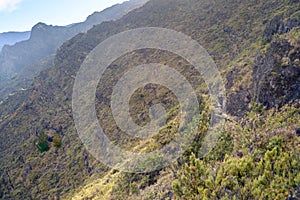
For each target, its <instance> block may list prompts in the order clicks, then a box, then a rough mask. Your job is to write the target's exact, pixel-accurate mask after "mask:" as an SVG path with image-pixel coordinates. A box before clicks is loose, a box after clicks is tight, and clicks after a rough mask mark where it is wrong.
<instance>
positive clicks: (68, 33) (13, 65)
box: [0, 0, 146, 99]
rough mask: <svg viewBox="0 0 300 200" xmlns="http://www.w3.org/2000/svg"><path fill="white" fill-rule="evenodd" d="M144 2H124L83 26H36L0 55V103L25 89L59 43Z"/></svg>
mask: <svg viewBox="0 0 300 200" xmlns="http://www.w3.org/2000/svg"><path fill="white" fill-rule="evenodd" d="M145 2H146V0H132V1H128V2H124V3H123V4H119V5H115V6H112V7H111V8H107V9H105V10H103V11H102V12H95V13H94V14H92V15H91V16H89V17H88V18H87V19H86V21H85V22H82V23H77V24H73V25H70V26H66V27H59V26H49V25H46V24H44V23H38V24H36V25H35V26H34V27H33V28H32V30H31V35H30V38H29V40H26V41H22V42H19V43H17V44H15V45H13V46H5V47H4V48H3V49H2V52H1V53H0V99H3V98H5V97H6V96H7V95H8V94H9V93H11V92H14V91H16V90H18V89H20V88H22V87H24V88H25V87H28V85H30V84H31V81H32V79H33V78H34V76H35V75H36V74H38V73H39V72H40V71H41V70H43V69H44V65H43V64H40V63H41V62H42V63H43V62H45V61H43V59H45V58H47V57H49V56H52V55H53V54H55V51H56V50H57V48H58V47H59V46H60V45H62V43H63V42H65V41H66V40H68V39H70V38H72V37H73V36H75V35H76V34H78V33H80V32H86V31H87V30H88V29H90V28H92V27H93V25H96V24H100V23H102V22H104V21H110V20H116V19H119V18H120V17H121V16H123V15H124V14H126V13H128V12H129V11H130V10H133V9H135V8H137V7H139V6H141V5H143V4H144V3H145ZM24 68H27V70H25V71H26V73H25V74H22V73H23V72H24V70H23V69H24ZM28 69H29V70H28ZM31 69H32V70H31ZM22 70H23V71H22ZM20 76H21V77H20ZM22 77H26V79H25V80H24V79H22ZM12 79H13V80H12Z"/></svg>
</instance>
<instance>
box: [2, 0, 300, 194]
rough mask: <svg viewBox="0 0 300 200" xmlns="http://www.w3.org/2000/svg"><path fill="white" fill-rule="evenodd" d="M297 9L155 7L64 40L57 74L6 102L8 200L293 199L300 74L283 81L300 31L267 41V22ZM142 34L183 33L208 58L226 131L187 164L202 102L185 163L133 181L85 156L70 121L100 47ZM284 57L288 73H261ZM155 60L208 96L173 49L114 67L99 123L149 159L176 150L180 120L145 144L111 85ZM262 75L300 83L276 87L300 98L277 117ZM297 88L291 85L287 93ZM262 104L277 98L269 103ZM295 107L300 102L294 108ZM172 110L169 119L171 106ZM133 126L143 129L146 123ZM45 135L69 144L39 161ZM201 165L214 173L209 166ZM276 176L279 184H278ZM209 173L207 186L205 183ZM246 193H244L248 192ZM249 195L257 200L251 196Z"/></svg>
mask: <svg viewBox="0 0 300 200" xmlns="http://www.w3.org/2000/svg"><path fill="white" fill-rule="evenodd" d="M299 6H300V3H299V2H297V1H285V2H282V1H272V2H268V3H266V2H265V1H257V0H256V1H233V0H232V1H223V0H215V1H208V0H207V1H201V2H199V1H198V0H188V1H181V0H152V1H150V2H148V3H147V4H146V5H144V6H143V7H141V8H139V9H137V10H135V11H133V12H130V13H129V14H127V15H125V16H124V17H123V18H121V19H120V20H117V21H114V22H106V23H102V24H100V25H97V26H95V27H93V28H92V29H91V30H89V31H88V32H87V33H86V34H78V35H77V36H75V37H74V38H72V39H70V40H68V41H67V42H65V43H64V44H63V45H62V46H61V47H60V48H59V49H58V51H57V54H56V56H55V61H54V63H53V66H52V67H51V68H49V69H47V70H45V71H43V72H42V73H41V74H40V75H39V76H38V77H36V79H35V81H34V85H33V87H32V88H30V89H29V90H27V91H21V92H18V93H17V94H15V95H14V96H12V97H9V99H7V100H5V101H4V102H3V103H2V104H1V107H0V109H1V111H2V112H1V115H2V116H1V123H0V147H1V151H0V152H1V153H0V159H1V164H0V166H1V168H0V169H1V170H0V173H1V177H2V180H1V188H0V196H1V198H3V199H15V198H17V199H20V198H23V199H24V198H25V199H26V198H28V199H30V198H32V199H43V198H50V199H55V198H57V199H58V198H59V197H60V196H65V197H66V198H67V199H70V198H72V197H74V198H75V197H78V199H84V198H86V199H101V198H103V199H141V197H142V198H144V199H167V198H175V197H177V198H178V199H199V198H201V197H203V198H204V197H206V198H208V199H222V198H223V199H232V198H240V199H247V198H248V199H251V198H250V197H254V196H253V195H255V194H256V197H258V198H260V199H263V198H265V199H268V198H272V197H274V196H276V195H278V196H279V197H280V198H283V199H284V198H287V197H288V196H289V190H293V191H294V190H295V191H296V189H297V185H298V184H300V179H299V174H300V173H299V172H300V169H299V165H297V163H299V162H297V161H299V137H297V135H296V134H295V128H296V127H297V126H300V124H299V103H297V100H298V99H299V95H298V94H297V91H298V85H297V84H298V82H297V80H298V79H297V77H296V78H295V77H293V76H290V75H289V73H286V72H288V71H289V70H287V71H285V70H282V69H289V68H291V69H293V70H296V69H294V68H295V67H299V64H298V63H297V62H296V58H294V57H293V55H294V54H293V52H292V51H294V53H295V52H297V49H298V42H299V41H300V38H299V29H298V28H297V27H294V28H293V29H292V30H289V31H287V32H282V33H281V32H278V33H276V31H275V33H274V32H271V33H269V32H268V31H266V30H267V29H268V24H266V22H270V21H272V19H274V18H275V17H276V16H278V15H281V14H282V13H285V14H284V16H283V21H284V22H286V21H287V19H289V18H293V17H295V16H296V17H298V16H297V12H298V10H299ZM145 26H154V27H155V26H156V27H165V28H171V29H174V30H177V31H181V32H183V33H185V34H187V35H189V36H191V37H192V38H193V39H195V40H197V41H198V42H199V43H200V44H201V45H203V46H204V47H205V48H206V49H207V50H208V51H209V53H210V54H211V55H212V57H213V58H214V60H215V61H216V63H217V65H218V68H219V69H220V71H221V72H222V75H223V78H224V80H226V88H227V90H228V100H229V102H228V108H229V114H228V123H227V124H226V129H225V130H224V132H223V133H222V138H221V139H220V142H219V144H218V145H217V147H216V148H215V150H214V151H213V152H211V154H210V155H209V156H208V157H207V158H206V159H198V158H193V156H191V155H192V154H195V155H196V156H197V153H198V151H197V150H198V149H199V146H201V141H200V139H201V135H202V134H204V133H205V130H206V129H207V128H208V124H209V117H208V114H207V112H209V110H208V107H209V106H205V102H203V104H204V105H203V110H205V111H207V112H203V113H202V115H201V117H202V120H201V126H200V127H201V128H200V130H196V131H197V135H199V140H198V141H197V140H196V141H195V142H194V143H193V145H192V147H191V148H190V149H189V150H188V151H187V153H186V154H185V155H183V156H182V158H180V159H179V160H178V162H175V163H174V164H173V165H172V166H170V167H169V168H167V169H164V170H162V171H159V172H153V173H148V174H128V173H122V172H118V171H115V170H110V169H108V168H106V167H105V166H103V165H102V164H101V163H98V162H97V161H96V160H95V159H94V158H93V157H92V156H91V155H90V154H89V153H88V152H86V150H85V148H84V147H83V145H82V144H81V142H80V139H79V138H78V136H77V133H76V130H75V127H74V123H73V120H72V111H71V96H72V89H73V84H74V77H75V76H76V73H77V71H78V69H79V67H80V65H81V64H82V62H83V61H84V59H85V57H86V55H87V54H88V53H89V52H90V51H91V50H92V49H93V48H94V47H95V46H96V45H97V44H99V43H100V42H101V41H103V40H105V39H106V38H107V37H109V36H111V35H113V34H116V33H119V32H121V31H124V30H128V29H132V28H137V27H145ZM266 34H267V36H268V37H270V36H271V41H269V40H266ZM270 34H271V35H270ZM280 40H287V42H288V43H289V45H288V46H289V48H288V49H287V50H288V52H286V51H283V48H278V49H276V48H275V49H273V48H274V45H272V43H274V44H277V43H279V44H281V42H280ZM285 43H286V42H284V43H283V44H285ZM279 46H280V45H279ZM274 50H276V52H278V55H277V54H276V52H274ZM279 50H282V51H283V52H281V51H279ZM258 54H259V55H258ZM287 55H288V58H289V59H290V60H291V62H283V63H284V64H285V65H286V63H287V66H284V65H277V64H278V63H277V62H276V63H277V64H276V65H275V66H273V65H272V66H268V65H265V64H264V63H265V60H268V56H271V57H274V58H276V59H274V60H280V61H281V60H283V61H286V60H287V59H286V58H285V57H287ZM296 55H297V53H296ZM280 56H282V57H280ZM258 58H260V59H258ZM150 61H152V62H157V63H163V64H167V65H169V66H172V67H174V68H176V69H178V70H179V71H180V72H182V73H183V74H184V75H185V76H186V77H187V78H188V80H189V81H191V82H192V83H193V84H195V85H196V87H197V88H196V89H197V90H198V91H199V93H200V94H199V96H204V97H203V99H205V92H206V90H207V88H206V87H204V86H203V82H202V80H199V78H198V76H195V74H193V73H192V72H193V71H192V67H191V66H190V65H189V64H188V63H186V62H184V61H183V60H182V59H180V58H178V57H177V56H175V57H174V55H172V54H169V53H167V52H160V51H153V50H145V51H143V50H141V51H137V52H134V53H132V54H128V55H126V56H124V57H122V58H120V59H118V60H117V61H115V62H114V63H113V64H112V65H111V66H110V68H109V70H107V75H108V76H106V77H108V78H107V79H106V80H105V81H104V83H103V85H102V84H99V88H98V90H97V95H96V97H97V102H98V103H97V104H96V108H97V111H98V113H97V114H98V118H99V121H100V123H104V122H106V127H105V129H106V130H107V134H108V136H109V137H110V138H111V139H112V140H114V141H116V142H117V144H119V145H120V146H123V147H124V148H127V149H134V150H136V151H149V150H151V149H153V148H156V147H160V145H163V144H165V143H168V141H169V140H170V138H172V131H173V127H172V126H171V124H176V123H177V121H176V117H175V119H173V118H171V119H170V121H169V123H170V124H168V125H170V126H167V127H166V128H165V129H164V130H162V134H161V135H158V136H157V137H154V138H151V139H150V140H146V141H139V140H135V139H130V138H129V137H128V136H126V135H124V134H123V133H122V132H121V131H119V129H117V128H116V124H115V122H113V121H112V119H111V115H110V112H109V106H110V94H111V89H112V88H111V87H112V85H113V83H115V81H116V79H117V78H118V77H119V76H120V75H122V73H124V71H125V70H126V69H128V68H130V67H132V66H136V65H137V64H141V63H148V62H150ZM264 67H266V68H270V67H276V69H277V68H278V67H279V68H278V70H276V71H275V72H276V73H279V74H278V75H276V76H280V77H281V76H283V77H291V80H293V81H292V82H281V81H278V83H277V84H276V85H275V86H276V87H275V88H282V89H283V88H285V89H287V94H290V93H292V94H294V96H292V97H291V96H286V98H282V99H281V101H280V102H279V103H280V104H278V106H277V108H278V109H280V108H281V109H280V110H276V109H271V110H267V109H265V108H263V106H261V105H260V104H259V103H262V104H265V99H263V98H259V97H264V96H266V97H268V96H272V94H276V91H277V90H274V91H275V92H274V93H271V94H267V93H266V92H267V91H268V90H267V89H263V88H268V87H269V85H270V84H268V83H270V82H268V81H269V80H270V79H269V78H270V74H271V75H272V73H271V72H272V71H273V69H270V70H269V69H268V70H267V71H266V73H265V74H263V76H259V75H260V74H262V73H260V71H264V69H265V68H264ZM280 67H282V68H280ZM286 67H288V68H286ZM191 71H192V72H191ZM269 72H270V73H269ZM193 77H196V78H193ZM254 80H256V81H254ZM275 80H277V79H275ZM256 83H259V84H256ZM290 83H291V84H292V85H295V87H289V86H290V85H289V84H290ZM272 85H273V84H272ZM107 86H109V87H107ZM152 88H153V87H152V86H151V87H147V88H143V89H142V90H141V91H138V92H137V94H136V95H135V96H134V97H133V107H132V109H133V110H138V109H139V108H140V107H141V106H140V105H141V103H145V104H146V105H147V104H148V103H149V104H150V102H151V100H149V99H147V98H145V99H141V98H139V97H141V96H146V97H147V95H149V96H151V95H155V94H153V93H152V92H151V91H152ZM278 90H279V89H278ZM157 91H158V93H157V94H156V95H157V96H159V97H160V98H166V99H167V100H168V101H170V102H172V101H174V97H173V96H172V94H170V93H169V92H168V91H165V89H164V88H157ZM264 92H265V93H264ZM257 94H259V95H257ZM264 94H267V95H264ZM257 97H258V98H257ZM150 99H151V98H150ZM279 100H280V99H279ZM289 100H294V101H295V102H293V101H289ZM149 101H150V102H149ZM255 101H256V102H257V103H258V104H257V105H256V104H255V103H254V102H255ZM266 101H268V102H272V101H273V100H272V99H269V98H267V100H266ZM287 102H289V103H290V104H293V105H291V106H290V105H287V104H286V103H287ZM276 103H277V102H276ZM276 103H274V104H270V105H271V106H269V107H268V108H272V106H275V107H276ZM172 105H173V104H172ZM174 105H176V102H175V103H174ZM174 105H173V106H174ZM266 106H267V105H266ZM175 108H176V107H175ZM145 110H146V111H145ZM145 110H142V111H140V110H138V111H139V112H143V111H144V112H147V108H145ZM168 111H169V112H171V114H172V108H171V109H169V110H168ZM175 111H176V109H175ZM249 111H250V112H249ZM173 112H174V110H173ZM230 114H232V115H236V116H240V117H234V116H230ZM174 116H176V112H175V114H174ZM135 118H136V121H138V122H140V121H142V122H143V120H142V119H141V117H139V116H135ZM144 121H145V120H144ZM146 121H147V117H146ZM104 124H105V123H104ZM175 126H176V125H175ZM43 133H44V134H46V135H47V137H50V138H51V137H53V136H54V135H55V134H58V135H59V137H60V138H61V140H62V147H60V148H56V147H54V146H53V142H50V141H49V144H50V147H51V148H50V150H49V151H44V152H42V153H40V152H39V148H38V147H37V144H38V141H39V139H41V138H43V137H41V136H43V135H44V134H43ZM281 137H282V138H281ZM281 153H282V154H281ZM293 155H294V157H293ZM190 156H191V157H190ZM252 156H253V157H252ZM272 156H277V157H276V158H278V159H279V160H280V162H273V160H272V159H271V157H272ZM292 158H293V159H292ZM289 161H291V163H292V164H293V165H292V164H291V165H288V166H293V167H294V168H293V171H289V169H286V168H285V167H284V164H285V162H289ZM202 162H204V163H202ZM260 162H261V163H263V162H267V163H269V164H266V165H262V166H261V167H260V168H258V169H259V170H257V171H254V172H253V165H254V164H255V165H256V164H259V163H260ZM274 163H275V164H276V165H275V164H274ZM202 164H203V166H205V168H206V169H211V171H209V172H208V171H205V170H204V169H203V168H201V166H202ZM233 166H236V168H235V167H233ZM265 166H266V167H265ZM272 168H273V169H272ZM276 170H277V171H276ZM192 171H195V173H194V174H193V173H192ZM223 172H224V173H223ZM252 172H253V173H252ZM274 174H275V175H277V176H275V178H274V176H273V175H274ZM202 175H203V180H202V179H200V177H201V178H202ZM217 175H218V176H217ZM193 177H195V180H194V179H192V178H193ZM277 178H278V179H277ZM256 179H257V180H256ZM174 180H176V181H175V182H173V181H174ZM246 180H247V181H248V182H246ZM277 180H279V181H278V182H277ZM172 182H173V187H172ZM266 183H272V185H267V184H266ZM80 186H81V187H80ZM198 188H199V189H198ZM239 188H242V189H245V190H243V191H242V192H241V190H239ZM260 188H262V189H260ZM278 188H279V189H278ZM271 189H272V192H273V194H272V196H268V194H266V191H269V190H270V191H271ZM252 190H253V191H254V192H253V193H251V192H252ZM246 191H250V192H249V193H244V192H246ZM205 195H206V196H205ZM240 195H244V196H240Z"/></svg>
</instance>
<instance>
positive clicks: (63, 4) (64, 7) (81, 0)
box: [0, 0, 126, 33]
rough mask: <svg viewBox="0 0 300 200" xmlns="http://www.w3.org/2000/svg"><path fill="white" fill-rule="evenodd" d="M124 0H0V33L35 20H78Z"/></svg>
mask: <svg viewBox="0 0 300 200" xmlns="http://www.w3.org/2000/svg"><path fill="white" fill-rule="evenodd" d="M124 1H126V0H0V33H1V32H7V31H27V30H30V29H31V27H32V26H34V25H35V24H37V23H38V22H44V23H46V24H49V25H50V24H52V25H68V24H72V23H75V22H81V21H84V20H85V19H86V17H87V16H88V15H90V14H92V13H93V12H94V11H101V10H103V9H105V8H107V7H110V6H112V5H114V4H117V3H121V2H124Z"/></svg>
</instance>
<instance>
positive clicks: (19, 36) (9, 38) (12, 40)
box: [0, 31, 30, 51]
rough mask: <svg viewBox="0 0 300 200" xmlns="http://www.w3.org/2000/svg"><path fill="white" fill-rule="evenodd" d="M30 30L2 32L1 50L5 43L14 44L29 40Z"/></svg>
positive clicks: (0, 38) (0, 34) (0, 35)
mask: <svg viewBox="0 0 300 200" xmlns="http://www.w3.org/2000/svg"><path fill="white" fill-rule="evenodd" d="M29 37H30V31H26V32H7V33H0V51H1V50H2V47H3V46H4V45H14V44H16V43H17V42H21V41H24V40H28V39H29Z"/></svg>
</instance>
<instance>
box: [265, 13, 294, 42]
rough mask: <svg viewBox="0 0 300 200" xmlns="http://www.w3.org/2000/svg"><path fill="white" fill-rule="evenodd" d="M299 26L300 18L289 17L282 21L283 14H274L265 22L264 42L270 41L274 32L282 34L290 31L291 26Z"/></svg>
mask: <svg viewBox="0 0 300 200" xmlns="http://www.w3.org/2000/svg"><path fill="white" fill-rule="evenodd" d="M297 26H300V19H297V18H292V19H291V18H289V19H287V20H286V22H284V21H283V16H282V15H280V16H275V17H274V18H273V19H272V20H271V21H269V22H268V23H267V27H266V30H265V32H264V37H265V40H266V42H271V41H272V38H273V36H274V35H275V34H284V33H288V32H290V31H291V30H292V29H293V28H295V27H297Z"/></svg>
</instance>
